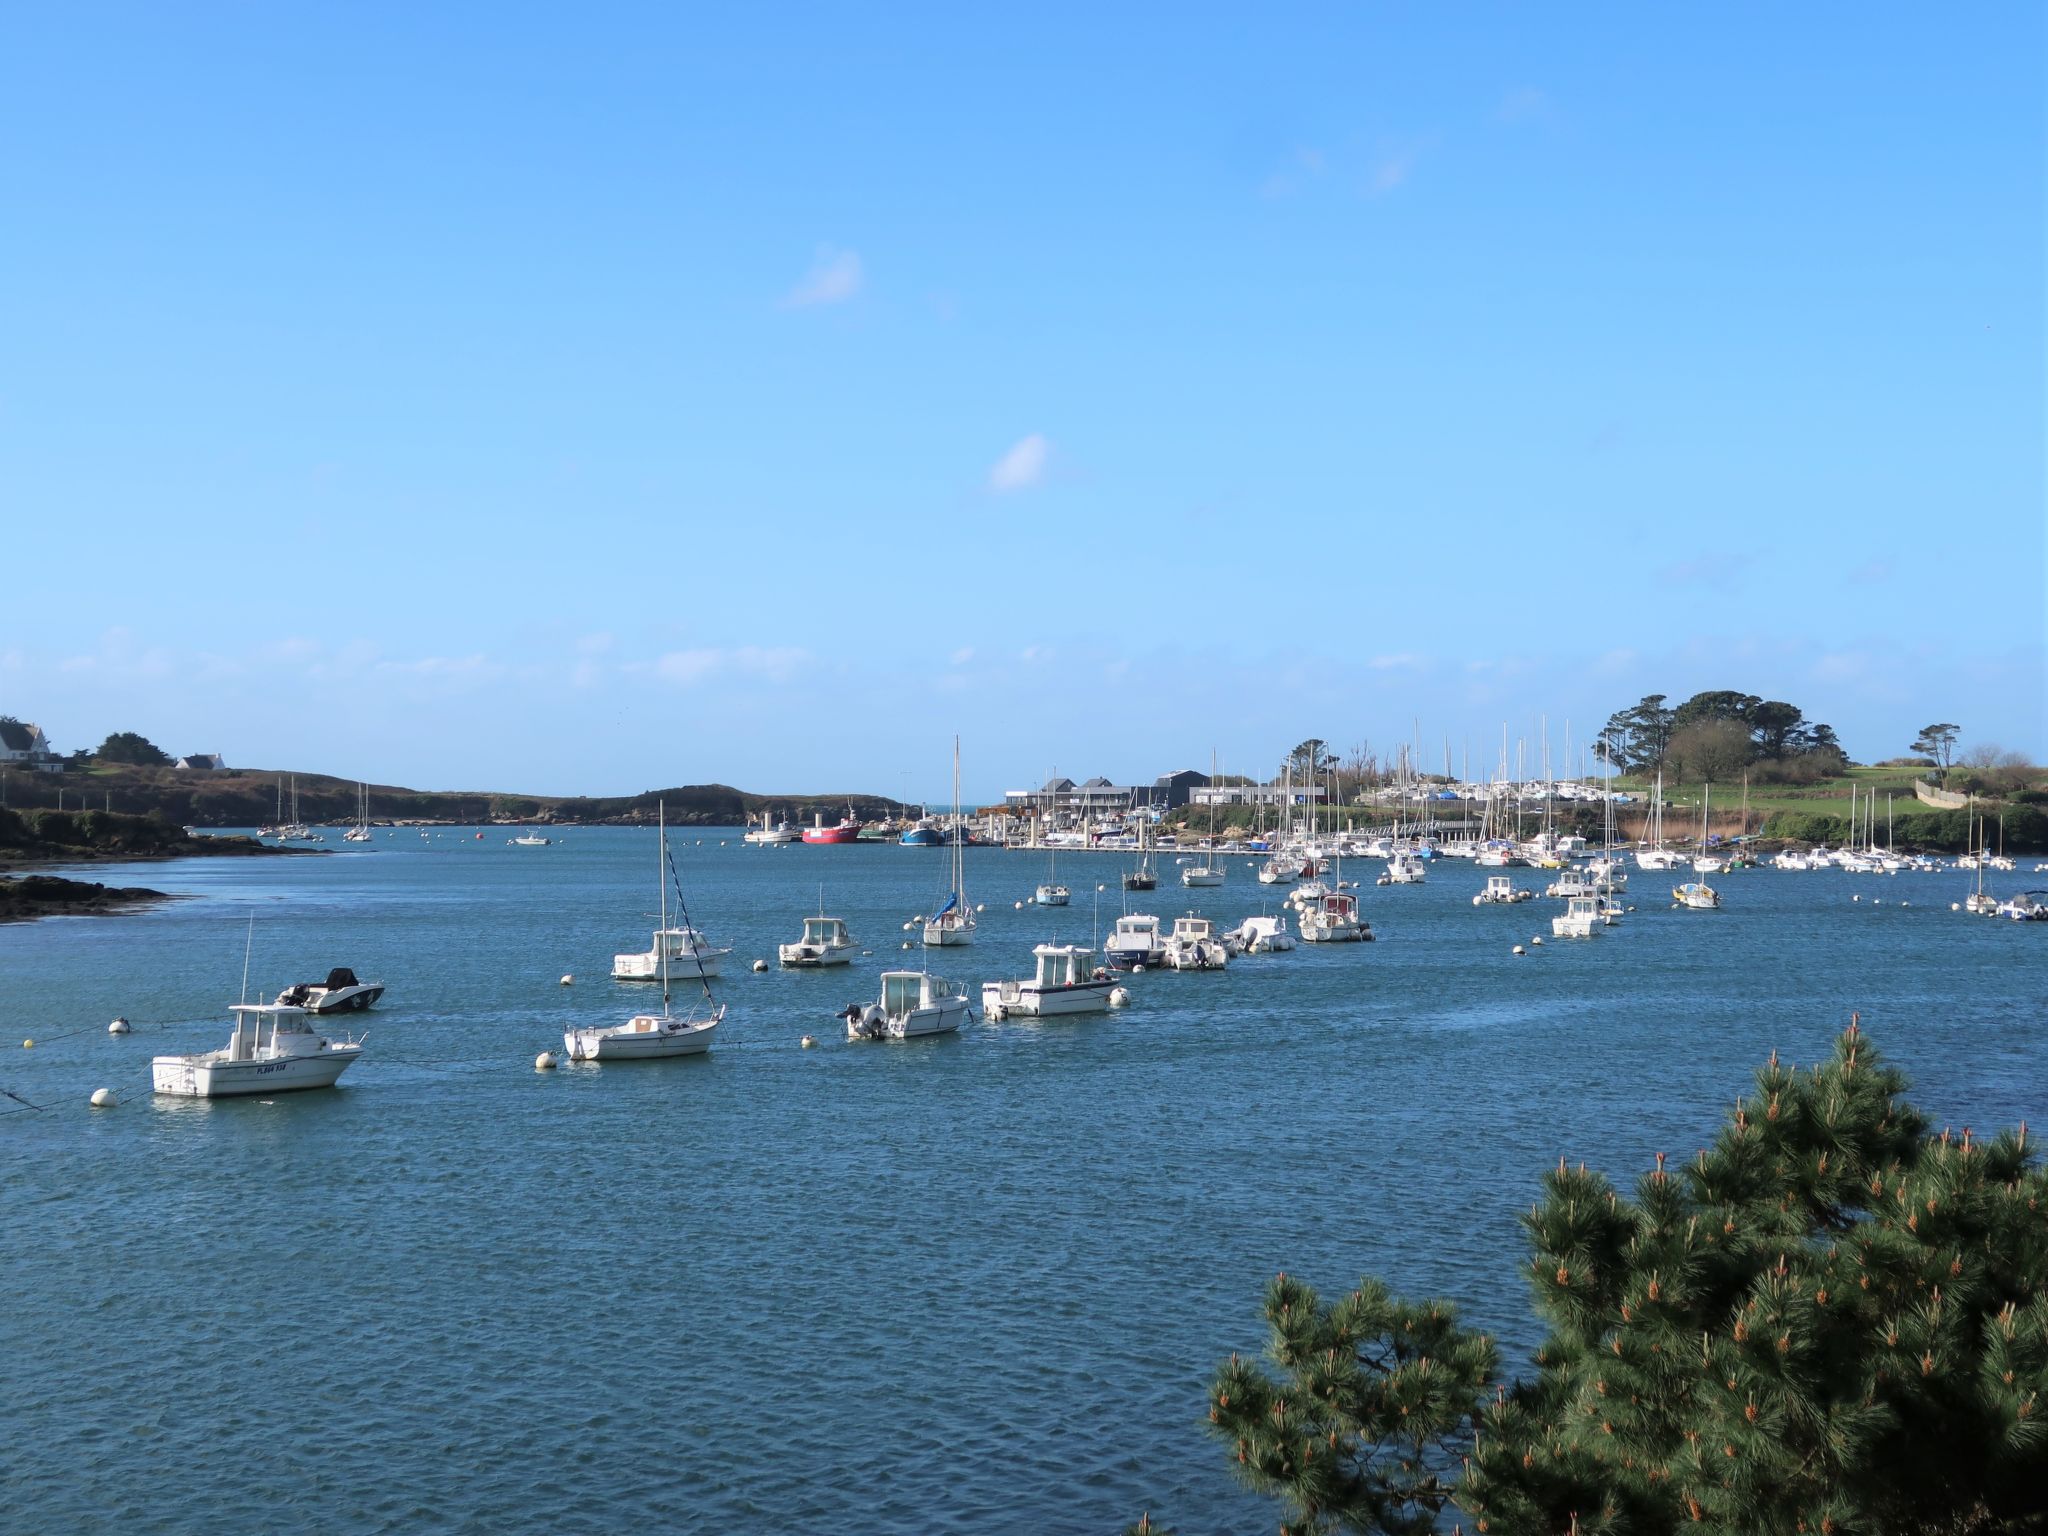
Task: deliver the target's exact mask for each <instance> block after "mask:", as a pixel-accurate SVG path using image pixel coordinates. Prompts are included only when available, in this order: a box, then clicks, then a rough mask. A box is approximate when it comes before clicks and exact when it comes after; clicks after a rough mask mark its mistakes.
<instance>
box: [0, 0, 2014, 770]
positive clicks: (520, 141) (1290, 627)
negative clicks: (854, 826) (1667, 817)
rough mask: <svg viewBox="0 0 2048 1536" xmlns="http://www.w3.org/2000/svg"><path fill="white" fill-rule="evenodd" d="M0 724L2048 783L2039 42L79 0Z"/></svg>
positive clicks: (663, 755) (90, 737) (13, 274)
mask: <svg viewBox="0 0 2048 1536" xmlns="http://www.w3.org/2000/svg"><path fill="white" fill-rule="evenodd" d="M9 31H10V41H9V44H8V46H7V48H6V49H5V50H0V132H4V134H5V140H6V142H7V144H8V145H9V152H8V153H7V154H6V155H5V156H0V198H4V205H5V206H6V207H7V208H8V209H9V210H10V214H9V219H8V232H7V234H6V237H5V238H4V239H0V516H4V519H5V523H6V527H7V532H6V534H5V538H4V543H0V548H4V549H5V551H6V552H7V556H8V559H9V563H10V564H11V565H12V567H13V576H14V579H13V580H11V581H9V582H7V583H6V587H5V593H6V596H5V609H4V612H5V619H4V623H0V711H6V712H11V713H14V714H17V715H20V716H22V717H24V718H30V719H35V720H38V721H40V722H41V723H42V724H43V725H44V726H45V728H46V729H47V730H48V731H49V732H50V734H51V735H52V737H53V738H55V739H56V741H57V742H58V744H59V745H60V746H64V747H70V746H75V745H79V744H84V743H89V742H96V741H97V740H98V739H99V738H100V737H101V736H103V735H104V734H105V733H106V732H107V731H109V730H114V729H137V730H141V731H143V732H144V733H146V734H148V735H149V736H151V737H152V738H155V739H157V740H159V741H160V742H161V743H162V744H163V745H165V746H167V747H169V748H171V749H172V750H175V751H189V750H219V751H221V752H223V753H225V754H226V755H227V756H228V758H229V760H230V761H231V762H235V763H237V764H247V765H271V766H292V767H300V768H306V769H318V770H325V771H329V772H334V773H340V774H346V775H351V776H363V777H368V778H373V779H378V780H383V781H387V782H406V783H414V784H419V785H424V786H433V787H456V786H467V787H502V788H526V789H534V790H541V791H556V792H573V791H589V792H600V793H602V792H620V791H632V790H637V789H640V788H644V787H649V786H653V785H657V784H668V783H677V782H697V781H706V780H720V781H724V782H728V783H734V784H738V785H742V786H744V787H749V788H756V789H763V790H770V791H774V790H794V789H819V790H827V789H833V788H866V789H872V790H876V791H880V792H884V793H901V792H904V791H905V790H906V789H907V790H908V791H910V792H911V793H913V794H931V793H937V792H939V791H941V790H942V788H943V786H944V783H945V778H946V772H947V757H948V753H949V751H950V742H951V738H952V735H953V733H954V732H955V731H958V732H959V733H960V734H961V735H962V737H963V738H964V742H965V745H964V752H965V754H966V773H967V779H968V785H969V790H970V792H971V793H974V794H977V795H985V794H992V793H994V792H997V791H999V790H1000V789H1002V788H1003V787H1005V786H1006V785H1010V784H1016V783H1022V782H1026V781H1031V780H1035V779H1039V778H1043V777H1044V776H1046V774H1048V773H1049V772H1051V771H1052V770H1053V769H1054V768H1055V767H1057V768H1058V769H1059V770H1060V771H1062V772H1066V773H1070V774H1073V775H1074V776H1076V777H1080V776H1083V775H1086V774H1088V773H1093V772H1103V773H1107V774H1109V775H1110V776H1111V777H1113V778H1116V779H1119V780H1122V779H1125V778H1130V777H1140V776H1143V777H1149V776H1150V775H1152V774H1155V773H1157V772H1160V771H1163V770H1165V769H1168V768H1172V767H1176V766H1181V765H1184V764H1203V763H1206V761H1207V759H1208V756H1209V752H1210V750H1211V748H1212V747H1213V748H1214V749H1215V750H1217V751H1218V752H1219V753H1220V754H1221V756H1222V759H1223V761H1224V763H1225V765H1226V767H1237V768H1246V769H1264V768H1265V767H1268V766H1270V765H1271V764H1272V763H1273V762H1275V761H1277V759H1278V757H1279V755H1280V754H1281V753H1282V752H1283V751H1284V750H1285V749H1286V748H1287V747H1288V746H1290V745H1291V744H1292V743H1294V742H1295V741H1297V740H1299V739H1301V738H1302V737H1304V736H1307V735H1311V734H1314V735H1320V736H1323V737H1326V738H1328V739H1330V740H1332V741H1334V742H1337V743H1340V744H1344V745H1349V744H1352V743H1355V742H1358V741H1361V740H1369V741H1372V742H1374V743H1376V744H1391V743H1392V742H1395V741H1398V740H1405V739H1408V738H1409V737H1410V736H1412V735H1415V734H1418V733H1419V735H1420V736H1421V738H1422V739H1423V741H1424V742H1425V744H1426V746H1427V749H1428V753H1429V755H1430V756H1431V757H1432V758H1435V757H1438V756H1440V753H1441V749H1442V743H1443V742H1445V741H1449V742H1450V743H1451V744H1452V749H1453V753H1454V755H1462V753H1463V751H1464V750H1465V749H1466V745H1467V744H1468V743H1469V750H1470V752H1471V755H1472V759H1473V761H1474V763H1475V766H1476V765H1477V764H1479V763H1480V762H1482V761H1483V762H1485V763H1487V764H1489V765H1490V762H1491V759H1492V756H1493V755H1494V754H1495V753H1496V752H1497V750H1498V748H1497V743H1498V740H1499V736H1500V729H1501V724H1502V722H1503V721H1505V722H1507V723H1508V724H1509V726H1510V729H1511V731H1512V733H1513V734H1514V735H1516V736H1518V737H1519V736H1524V735H1526V736H1528V737H1530V738H1531V739H1533V738H1534V736H1535V734H1536V731H1537V729H1538V721H1539V718H1541V717H1545V716H1547V717H1548V720H1549V723H1550V730H1551V732H1552V733H1553V736H1559V735H1561V733H1562V727H1563V722H1564V721H1565V720H1567V719H1569V720H1571V721H1572V724H1573V732H1574V740H1575V741H1576V740H1583V738H1584V736H1585V734H1586V732H1587V730H1588V729H1589V728H1591V727H1593V726H1596V725H1597V724H1598V723H1599V722H1600V721H1601V720H1603V719H1604V718H1605V717H1606V715H1607V714H1608V713H1609V712H1611V711H1612V710H1614V709H1617V708H1620V707H1622V706H1624V705H1626V704H1629V703H1632V702H1633V701H1634V700H1635V699H1636V698H1638V697H1639V696H1640V695H1642V694H1644V693H1646V692H1652V691H1656V692H1664V693H1669V694H1672V695H1675V696H1681V697H1682V696H1684V695H1685V694H1688V693H1690V692H1693V691H1695V690H1697V689H1701V688H1721V687H1729V688H1739V689H1742V690H1745V691H1749V692H1754V693H1760V694H1765V695H1768V696H1772V697H1782V698H1786V699H1789V700H1791V701H1792V702H1794V703H1796V704H1799V705H1801V706H1802V707H1804V708H1805V709H1806V710H1807V712H1808V714H1809V715H1811V716H1815V717H1817V718H1820V719H1823V720H1827V721H1829V722H1831V723H1833V724H1834V725H1835V726H1836V727H1837V729H1838V730H1839V731H1840V732H1841V734H1842V736H1843V738H1844V740H1845V742H1846V743H1847V745H1848V746H1849V748H1850V750H1851V751H1852V752H1853V753H1854V754H1856V755H1857V756H1859V757H1863V758H1872V759H1874V758H1878V757H1883V756H1888V755H1891V754H1892V753H1894V752H1897V751H1901V750H1903V749H1904V747H1905V746H1906V744H1907V742H1908V741H1910V739H1911V738H1912V735H1913V733H1914V732H1915V731H1916V730H1917V729H1918V727H1919V726H1921V725H1923V724H1925V723H1926V722H1927V721H1929V720H1934V719H1944V720H1955V721H1958V722H1960V723H1961V724H1962V725H1963V727H1964V738H1965V741H1966V742H1969V741H1977V742H1982V741H1996V742H1999V743H2001V744H2003V745H2005V746H2007V747H2010V748H2018V749H2023V750H2027V751H2029V752H2032V753H2034V754H2036V755H2037V756H2039V755H2042V754H2044V753H2048V727H2044V708H2048V705H2044V698H2048V677H2044V651H2048V617H2044V590H2048V551H2044V523H2048V512H2044V478H2043V423H2044V407H2048V400H2044V389H2043V355H2044V325H2043V321H2044V314H2043V272H2044V270H2048V251H2044V240H2043V214H2044V206H2043V183H2044V177H2043V170H2044V165H2043V139H2044V135H2043V128H2044V110H2043V101H2044V92H2043V79H2044V62H2043V61H2044V58H2048V49H2044V43H2048V37H2044V21H2043V15H2042V12H2041V11H2040V10H2039V9H2038V8H2035V7H2031V6H2008V7H1992V8H1987V9H1984V10H1980V11H1977V12H1974V13H1972V14H1971V16H1970V17H1969V18H1967V21H1966V22H1962V21H1958V20H1957V18H1955V17H1953V16H1944V15H1938V14H1936V13H1933V12H1929V11H1927V10H1925V9H1924V8H1911V7H1907V6H1903V5H1896V6H1874V7H1862V8H1846V7H1774V6H1755V7H1746V6H1724V7H1716V8H1714V9H1713V10H1712V11H1695V12H1690V13H1671V12H1668V10H1667V8H1646V7H1623V6H1614V7H1594V6H1580V7H1569V8H1566V9H1562V10H1560V9H1558V8H1552V7H1518V8H1493V7H1484V6H1480V7H1422V6H1414V7H1401V6H1300V7H1288V8H1264V9H1260V10H1256V11H1255V10H1250V9H1246V8H1243V7H1208V8H1204V7H1186V6H1176V7H1172V8H1167V7H1101V6H1088V7H1083V6H1038V7H1031V8H1029V9H1028V10H1015V11H1002V12H999V11H996V10H994V9H991V8H983V7H931V8H928V9H916V8H912V7H908V6H903V7H889V8H884V9H883V10H881V11H879V12H877V11H875V10H873V9H868V10H855V9H853V8H848V7H843V6H819V7H777V8H774V9H773V10H772V11H768V10H761V9H758V8H743V7H736V8H728V13H727V14H717V13H716V12H715V9H714V8H706V7H671V6H655V5H648V6H625V5H611V6H596V7H575V8H560V7H554V8H548V7H538V6H484V5H472V6H466V7H465V6H455V5H449V6H437V7H417V6H398V5H390V6H378V5H350V6H345V7H344V6H327V7H319V6H296V7H259V6H249V5H215V6H203V5H202V6H193V7H177V8H167V7H157V6H137V7H131V8H123V7H110V6H96V7H92V8H90V9H82V8H77V7H45V8H41V9H32V10H22V9H17V10H16V12H15V13H14V15H13V16H12V18H11V20H10V24H9Z"/></svg>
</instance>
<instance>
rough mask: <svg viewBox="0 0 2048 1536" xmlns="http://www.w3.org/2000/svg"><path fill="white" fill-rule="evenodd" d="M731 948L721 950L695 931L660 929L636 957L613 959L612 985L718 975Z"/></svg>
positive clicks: (689, 928)
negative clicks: (621, 982) (665, 978)
mask: <svg viewBox="0 0 2048 1536" xmlns="http://www.w3.org/2000/svg"><path fill="white" fill-rule="evenodd" d="M731 953H732V948H731V946H729V945H728V946H726V947H724V948H720V947H719V946H717V945H715V944H713V943H712V942H711V941H710V940H709V939H707V938H705V937H704V935H703V934H701V933H699V932H698V931H697V930H696V929H695V928H691V927H688V926H687V925H686V926H684V927H680V928H670V927H666V926H664V927H661V928H657V929H655V930H654V941H653V943H652V944H650V945H649V946H648V947H647V948H646V949H643V950H641V951H640V952H639V953H637V954H631V955H613V956H612V980H613V981H660V980H662V979H663V978H664V976H674V977H677V978H680V979H681V980H684V981H695V980H698V979H700V978H705V977H715V976H717V975H718V968H719V966H720V965H722V964H723V963H724V961H725V957H726V956H727V955H729V954H731Z"/></svg>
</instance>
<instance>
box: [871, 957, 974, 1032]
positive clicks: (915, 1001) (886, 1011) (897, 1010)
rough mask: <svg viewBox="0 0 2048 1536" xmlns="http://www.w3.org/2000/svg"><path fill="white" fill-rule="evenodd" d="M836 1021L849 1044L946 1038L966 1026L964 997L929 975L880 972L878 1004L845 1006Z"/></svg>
mask: <svg viewBox="0 0 2048 1536" xmlns="http://www.w3.org/2000/svg"><path fill="white" fill-rule="evenodd" d="M839 1017H840V1018H842V1019H844V1020H846V1038H847V1039H849V1040H915V1039H917V1038H919V1037H920V1036H923V1035H947V1034H951V1033H952V1032H953V1031H954V1030H957V1029H958V1028H959V1027H960V1026H961V1024H963V1023H964V1022H966V1019H967V994H966V993H964V992H962V991H961V990H960V989H959V988H958V987H956V986H954V985H953V984H952V983H951V982H949V981H946V980H944V979H943V978H941V977H938V976H934V975H932V974H931V973H930V972H929V971H884V972H882V997H881V1001H880V1002H877V1003H869V1004H868V1005H867V1007H865V1008H863V1007H861V1005H860V1004H859V1003H849V1004H848V1005H847V1006H846V1008H845V1009H844V1010H842V1011H841V1013H840V1014H839Z"/></svg>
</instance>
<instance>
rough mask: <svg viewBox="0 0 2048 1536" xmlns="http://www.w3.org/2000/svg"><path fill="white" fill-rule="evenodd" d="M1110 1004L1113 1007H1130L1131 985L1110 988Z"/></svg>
mask: <svg viewBox="0 0 2048 1536" xmlns="http://www.w3.org/2000/svg"><path fill="white" fill-rule="evenodd" d="M1109 1006H1110V1007H1112V1008H1128V1007H1130V1006H1131V989H1130V988H1129V987H1111V988H1110V989H1109Z"/></svg>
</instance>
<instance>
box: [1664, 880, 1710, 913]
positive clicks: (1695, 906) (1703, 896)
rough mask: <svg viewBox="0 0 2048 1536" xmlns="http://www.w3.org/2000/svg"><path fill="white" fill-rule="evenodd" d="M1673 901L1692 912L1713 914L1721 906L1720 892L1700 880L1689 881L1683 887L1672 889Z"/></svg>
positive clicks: (1678, 886) (1675, 886) (1677, 886)
mask: <svg viewBox="0 0 2048 1536" xmlns="http://www.w3.org/2000/svg"><path fill="white" fill-rule="evenodd" d="M1671 899H1672V901H1673V902H1675V903H1676V904H1677V905H1679V906H1681V907H1684V908H1686V909H1687V910H1688V911H1692V912H1712V911H1714V910H1715V909H1716V908H1717V907H1719V906H1720V905H1721V894H1720V892H1718V891H1716V890H1715V889H1714V888H1713V887H1712V886H1711V885H1704V884H1702V883H1701V882H1700V881H1698V880H1688V881H1686V882H1685V884H1683V885H1674V886H1673V887H1672V888H1671Z"/></svg>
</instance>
